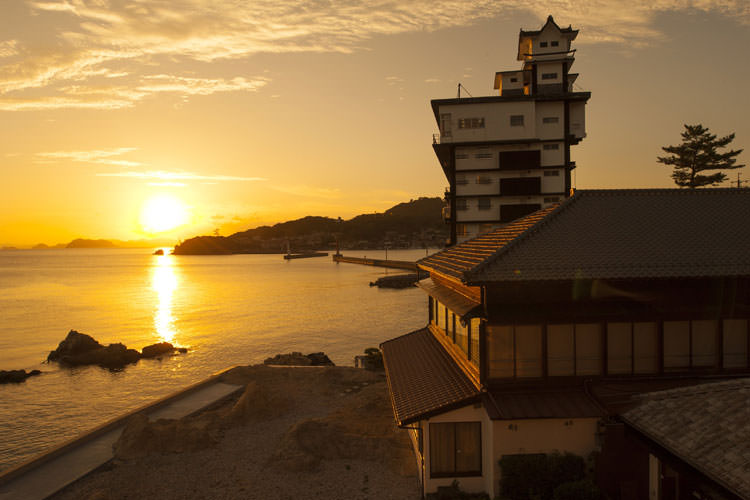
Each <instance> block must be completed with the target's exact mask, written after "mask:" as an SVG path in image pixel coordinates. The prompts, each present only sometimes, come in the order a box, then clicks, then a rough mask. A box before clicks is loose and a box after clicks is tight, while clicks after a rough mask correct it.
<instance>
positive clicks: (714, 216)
mask: <svg viewBox="0 0 750 500" xmlns="http://www.w3.org/2000/svg"><path fill="white" fill-rule="evenodd" d="M749 215H750V190H748V189H701V190H676V189H646V190H590V191H578V192H576V193H575V195H574V196H572V197H571V198H569V199H567V200H565V201H564V202H563V203H561V204H557V205H554V206H551V207H548V208H545V209H542V210H539V211H537V212H534V213H532V214H530V215H527V216H525V217H522V218H521V219H518V220H517V221H515V222H512V223H510V224H508V225H507V226H504V227H502V228H499V229H496V230H494V231H491V232H489V233H486V234H483V235H481V236H479V237H477V238H474V239H471V240H468V241H466V242H463V243H460V244H458V245H455V246H453V247H450V248H448V249H446V250H444V251H442V252H439V253H436V254H434V255H432V256H429V257H427V258H425V259H423V260H421V261H419V263H418V264H419V267H420V268H421V269H423V270H425V271H427V272H429V273H430V278H428V279H426V280H423V281H421V282H420V283H419V286H420V287H421V288H422V289H423V290H424V291H425V292H426V293H427V295H428V296H429V300H428V307H427V314H426V316H427V321H428V324H427V326H426V327H425V328H424V329H422V330H419V331H416V332H412V333H409V334H407V335H404V336H402V337H398V338H395V339H392V340H390V341H387V342H385V343H383V344H382V346H381V347H382V350H383V354H384V360H385V366H386V372H387V376H388V381H389V388H390V391H391V398H392V402H393V409H394V414H395V418H396V421H397V423H398V424H399V425H400V426H402V427H404V428H407V429H410V432H411V435H412V438H413V442H414V445H415V451H416V456H417V459H418V461H419V465H420V470H421V479H422V484H423V488H424V492H426V493H428V492H432V491H436V489H437V488H438V487H440V486H446V485H449V484H450V483H451V482H452V481H453V480H454V479H457V480H459V481H460V484H461V487H462V488H463V489H465V490H467V491H484V492H487V493H489V494H490V496H491V497H493V498H494V497H495V496H496V495H498V494H499V493H500V492H501V484H500V483H501V477H502V470H501V469H500V466H499V464H498V462H499V460H500V459H501V458H502V457H504V456H509V455H520V454H534V453H552V452H555V451H557V452H571V453H575V454H577V455H581V456H588V455H589V454H591V453H592V452H596V453H597V454H599V455H600V460H599V463H600V468H599V477H600V481H599V484H600V487H601V488H602V489H604V490H605V491H606V492H607V493H608V494H609V495H610V496H611V497H612V498H623V499H625V498H650V499H653V500H657V499H660V498H664V499H669V500H672V499H677V498H742V487H741V484H740V486H739V487H738V486H736V484H737V483H736V482H732V479H731V478H730V479H729V480H727V478H722V479H721V481H717V480H716V478H715V477H714V476H712V474H713V473H712V472H711V471H710V470H704V469H705V468H703V469H702V468H701V467H700V465H696V464H693V465H691V466H690V467H691V469H690V470H692V471H693V472H691V473H690V474H692V475H691V476H690V477H692V478H695V477H697V476H696V474H703V475H704V476H705V477H704V479H705V480H704V481H703V482H702V483H701V484H704V485H705V484H708V483H710V482H711V481H714V483H716V484H720V485H721V487H720V488H718V487H717V488H713V489H711V488H704V489H703V490H700V491H701V494H702V495H704V496H703V497H696V495H695V492H697V491H698V490H699V488H698V486H697V484H698V483H695V482H691V481H682V482H679V481H676V482H675V484H681V485H682V491H681V492H677V490H675V489H674V488H671V489H670V485H671V484H672V483H670V482H669V481H666V482H665V481H664V480H663V477H661V476H663V472H664V471H667V469H666V468H664V467H663V464H670V463H671V464H672V465H667V466H666V467H669V469H668V470H669V471H671V472H670V474H672V473H674V474H677V475H679V473H678V472H675V471H677V470H678V469H679V467H676V466H674V462H675V460H678V461H679V460H681V459H683V458H684V459H686V460H688V461H689V460H690V459H689V457H682V458H680V457H681V455H680V452H679V450H672V451H671V452H670V453H671V455H670V457H666V455H664V454H660V452H657V451H656V449H657V447H658V446H662V447H663V443H661V444H659V443H660V441H659V439H657V438H654V436H651V435H650V431H649V428H648V426H643V422H644V421H646V422H648V421H649V420H650V419H649V418H648V416H647V415H648V413H645V414H644V415H646V416H645V417H643V416H642V415H641V413H639V412H640V411H641V410H639V408H645V407H642V405H643V404H644V401H647V400H646V399H644V397H643V396H642V395H643V394H648V393H652V392H654V391H662V390H675V389H676V388H680V387H683V388H684V387H686V386H694V385H696V384H705V383H706V382H715V381H720V380H732V379H737V378H741V377H746V376H748V375H750V369H749V368H750V349H748V345H749V344H750V337H749V336H750V331H749V330H748V321H749V320H750V226H749V225H748V224H747V220H748V216H749ZM715 385H716V384H714V386H715ZM701 387H702V388H701V389H700V390H699V392H700V391H703V393H706V394H709V396H707V399H708V400H711V397H710V393H711V391H713V390H715V389H714V388H712V386H711V385H702V386H701ZM743 394H744V395H742V394H741V395H739V396H737V399H738V400H739V401H740V402H741V401H744V402H745V403H744V404H745V406H744V409H741V410H740V411H744V412H745V413H746V417H745V418H744V422H743V421H742V420H743V419H740V420H739V421H738V420H737V419H735V420H731V421H732V422H734V424H733V425H739V426H740V428H737V429H734V431H736V432H738V433H740V434H741V433H742V432H744V433H745V434H744V436H750V418H747V417H750V393H748V391H747V390H745V392H744V393H743ZM654 397H655V398H657V399H658V396H654ZM743 398H744V399H743ZM738 404H739V403H738ZM650 408H651V410H650V411H652V412H656V413H658V411H661V410H658V409H656V407H655V406H651V407H650ZM644 411H645V410H644ZM628 412H631V413H628ZM720 417H721V415H718V416H714V418H717V419H719V420H720ZM728 417H732V416H731V415H728ZM732 418H733V417H732ZM651 420H653V419H651ZM717 425H721V423H720V422H718V421H717ZM693 431H695V432H700V429H697V428H693ZM618 433H619V434H618ZM618 435H620V437H621V439H620V438H618V437H617V436H618ZM610 436H613V437H611V438H610ZM644 436H646V437H648V439H645V440H644V439H641V438H642V437H644ZM662 438H663V436H662ZM618 439H619V440H620V441H618ZM691 439H693V440H694V441H696V442H697V441H700V439H701V436H693V437H692V438H691ZM618 442H619V443H620V444H619V445H618V444H617V443H618ZM635 442H638V443H640V444H638V445H637V446H640V448H638V449H640V450H641V451H643V450H645V452H646V454H645V455H642V454H641V455H639V456H641V458H642V457H643V456H645V459H644V460H645V463H646V467H645V469H638V470H639V471H641V472H639V473H638V474H640V475H638V474H636V475H638V477H630V476H629V477H624V476H618V475H617V474H615V470H616V469H617V467H614V468H611V467H610V468H611V470H610V469H607V467H608V466H607V464H610V466H611V465H612V464H616V463H617V460H618V458H617V457H619V456H621V455H623V454H626V451H627V450H626V448H627V447H628V446H631V445H632V446H636V445H633V443H635ZM623 443H624V444H623ZM644 443H645V444H644ZM648 446H651V448H649V447H648ZM743 446H744V448H743V449H744V451H743V452H742V453H745V455H744V456H746V457H747V461H746V462H745V463H744V465H743V466H744V467H745V468H744V471H745V472H750V440H746V441H745V442H744V445H743ZM649 450H651V451H649ZM631 452H632V450H631ZM735 452H736V450H735V451H733V452H732V453H735ZM628 453H630V452H628ZM632 453H635V452H632ZM632 453H631V454H630V455H628V456H632ZM623 456H624V455H623ZM650 457H652V458H650ZM659 457H661V458H659ZM662 458H663V459H664V460H662ZM649 460H651V462H649ZM649 463H650V465H649ZM660 464H662V465H660ZM659 467H662V468H661V469H659ZM742 470H743V469H742V466H741V467H739V468H738V469H736V470H735V474H737V473H739V472H741V471H742ZM660 471H661V472H660ZM696 471H697V472H696ZM738 471H739V472H738ZM644 474H645V476H644ZM660 474H661V476H660ZM685 477H688V476H685ZM699 482H700V481H699ZM733 485H734V486H733ZM733 488H734V489H733ZM704 490H705V491H709V490H710V491H713V492H714V493H713V494H714V496H710V494H709V493H705V492H704ZM720 490H721V491H724V492H729V494H728V495H726V496H720V495H718V494H717V493H716V492H717V491H720ZM628 492H630V493H628ZM730 494H735V495H737V496H736V497H732V496H731V495H730ZM628 495H631V496H628ZM633 495H634V496H633ZM691 495H692V496H691Z"/></svg>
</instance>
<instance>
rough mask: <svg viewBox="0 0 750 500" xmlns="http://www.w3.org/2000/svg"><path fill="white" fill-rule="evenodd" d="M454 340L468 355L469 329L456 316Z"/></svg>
mask: <svg viewBox="0 0 750 500" xmlns="http://www.w3.org/2000/svg"><path fill="white" fill-rule="evenodd" d="M454 342H455V343H456V345H457V346H458V348H459V349H461V350H462V351H463V352H464V354H466V355H467V357H468V355H469V329H468V328H467V326H466V323H465V322H463V323H462V322H461V318H458V317H457V318H456V337H455V339H454Z"/></svg>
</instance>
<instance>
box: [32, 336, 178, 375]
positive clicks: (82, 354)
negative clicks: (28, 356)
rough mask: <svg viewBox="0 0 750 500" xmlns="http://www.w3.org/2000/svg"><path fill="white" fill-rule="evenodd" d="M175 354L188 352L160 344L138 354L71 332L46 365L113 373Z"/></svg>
mask: <svg viewBox="0 0 750 500" xmlns="http://www.w3.org/2000/svg"><path fill="white" fill-rule="evenodd" d="M174 351H179V352H187V349H185V348H175V347H174V346H173V345H172V344H170V343H169V342H161V343H158V344H153V345H150V346H146V347H144V348H143V353H142V354H141V353H140V352H138V351H136V350H135V349H128V348H127V346H126V345H124V344H121V343H117V344H109V345H108V346H104V345H102V344H100V343H99V342H98V341H97V340H96V339H94V338H93V337H92V336H90V335H86V334H85V333H80V332H77V331H75V330H71V331H70V332H68V336H67V337H65V339H64V340H63V341H62V342H60V345H58V346H57V349H55V350H54V351H50V353H49V355H48V356H47V361H56V362H58V363H60V364H61V365H66V366H82V365H98V366H101V367H103V368H109V369H113V370H114V369H121V368H124V367H125V366H126V365H129V364H131V363H136V362H137V361H138V360H139V359H141V358H155V357H158V356H161V355H164V354H171V353H172V352H174Z"/></svg>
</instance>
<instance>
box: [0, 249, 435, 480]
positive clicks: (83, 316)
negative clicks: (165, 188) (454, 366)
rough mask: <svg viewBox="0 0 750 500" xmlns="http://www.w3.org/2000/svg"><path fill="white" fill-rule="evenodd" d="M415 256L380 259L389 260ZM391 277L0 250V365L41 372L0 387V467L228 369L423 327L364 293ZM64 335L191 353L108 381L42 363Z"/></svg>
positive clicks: (260, 263) (309, 265) (259, 263)
mask: <svg viewBox="0 0 750 500" xmlns="http://www.w3.org/2000/svg"><path fill="white" fill-rule="evenodd" d="M346 254H347V255H359V256H362V255H367V256H370V257H373V258H383V257H384V252H383V251H382V250H380V251H377V250H375V251H367V252H346ZM424 255H425V251H424V250H414V251H412V250H402V251H393V250H391V251H389V252H388V257H389V258H392V259H400V260H416V259H418V258H420V257H423V256H424ZM399 272H400V271H397V270H385V269H382V268H374V267H369V266H359V265H354V264H335V263H333V262H331V259H330V257H328V258H314V259H299V260H293V261H285V260H283V259H282V257H281V255H231V256H170V255H165V256H153V255H150V252H149V251H148V250H47V251H5V252H0V369H4V370H10V369H21V368H23V369H26V370H31V369H40V370H42V371H43V374H42V375H40V376H37V377H32V378H29V379H28V380H27V381H26V382H25V383H22V384H19V385H15V384H9V385H2V386H0V470H3V469H6V468H8V467H10V466H12V465H14V464H16V463H19V462H21V461H23V460H25V459H28V458H30V457H31V456H33V455H35V454H38V453H40V452H43V451H44V450H45V449H47V448H49V447H51V446H54V445H56V444H59V443H60V442H62V441H65V440H67V439H70V438H72V437H75V436H76V435H78V434H80V433H82V432H85V431H86V430H88V429H90V428H93V427H95V426H96V425H98V424H100V423H102V422H104V421H106V420H108V419H110V418H113V417H116V416H117V415H120V414H122V413H124V412H126V411H128V410H131V409H133V408H136V407H138V406H141V405H143V404H146V403H148V402H150V401H153V400H154V399H156V398H159V397H161V396H164V395H167V394H169V393H171V392H174V391H175V390H178V389H180V388H182V387H184V386H186V385H189V384H191V383H194V382H197V381H199V380H202V379H204V378H206V377H207V376H209V375H211V374H212V373H215V372H217V371H219V370H222V369H224V368H227V367H229V366H232V365H236V364H252V363H258V362H262V360H263V359H265V358H266V357H268V356H272V355H274V354H277V353H280V352H289V351H292V350H296V351H302V352H305V353H307V352H313V351H324V352H326V353H327V354H328V355H329V356H330V357H331V359H332V360H333V361H334V363H336V364H338V365H351V364H352V363H353V357H354V356H355V355H357V354H361V353H362V351H363V350H364V349H365V348H366V347H370V346H377V345H378V344H379V343H380V342H382V341H384V340H386V339H389V338H392V337H395V336H397V335H400V334H403V333H406V332H409V331H411V330H414V329H417V328H419V327H421V326H423V325H424V324H425V322H426V315H427V313H426V308H425V301H426V299H425V297H424V294H423V293H422V292H421V291H420V290H418V289H406V290H387V289H382V290H381V289H378V288H375V287H372V288H371V287H369V286H368V283H369V282H370V281H374V280H375V279H377V278H378V277H380V276H383V275H385V274H388V273H390V274H398V273H399ZM71 329H75V330H78V331H80V332H83V333H87V334H89V335H91V336H93V337H94V338H96V339H97V340H98V341H99V342H101V343H103V344H107V343H112V342H122V343H124V344H126V345H127V346H128V347H131V348H136V349H140V348H142V347H144V346H146V345H149V344H153V343H155V342H161V341H164V340H166V341H169V342H172V343H173V344H175V345H179V346H185V347H189V348H190V351H189V353H188V354H184V355H179V356H174V357H168V358H164V359H162V360H161V361H159V360H141V361H140V362H138V363H137V364H136V365H130V366H128V367H127V368H125V369H124V370H122V371H119V372H111V371H108V370H105V369H102V368H99V367H85V368H75V369H66V368H60V367H59V366H57V365H56V364H54V363H52V364H46V363H44V360H45V359H46V357H47V354H48V353H49V351H50V350H52V349H54V348H56V347H57V344H58V343H59V342H60V341H61V340H62V339H63V338H64V337H65V336H66V335H67V333H68V330H71Z"/></svg>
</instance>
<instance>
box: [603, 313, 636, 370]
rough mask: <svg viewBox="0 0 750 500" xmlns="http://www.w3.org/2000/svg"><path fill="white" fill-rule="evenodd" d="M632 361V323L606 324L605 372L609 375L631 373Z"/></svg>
mask: <svg viewBox="0 0 750 500" xmlns="http://www.w3.org/2000/svg"><path fill="white" fill-rule="evenodd" d="M632 363H633V325H632V324H631V323H608V324H607V372H608V373H609V374H611V375H618V374H623V373H631V371H632Z"/></svg>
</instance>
